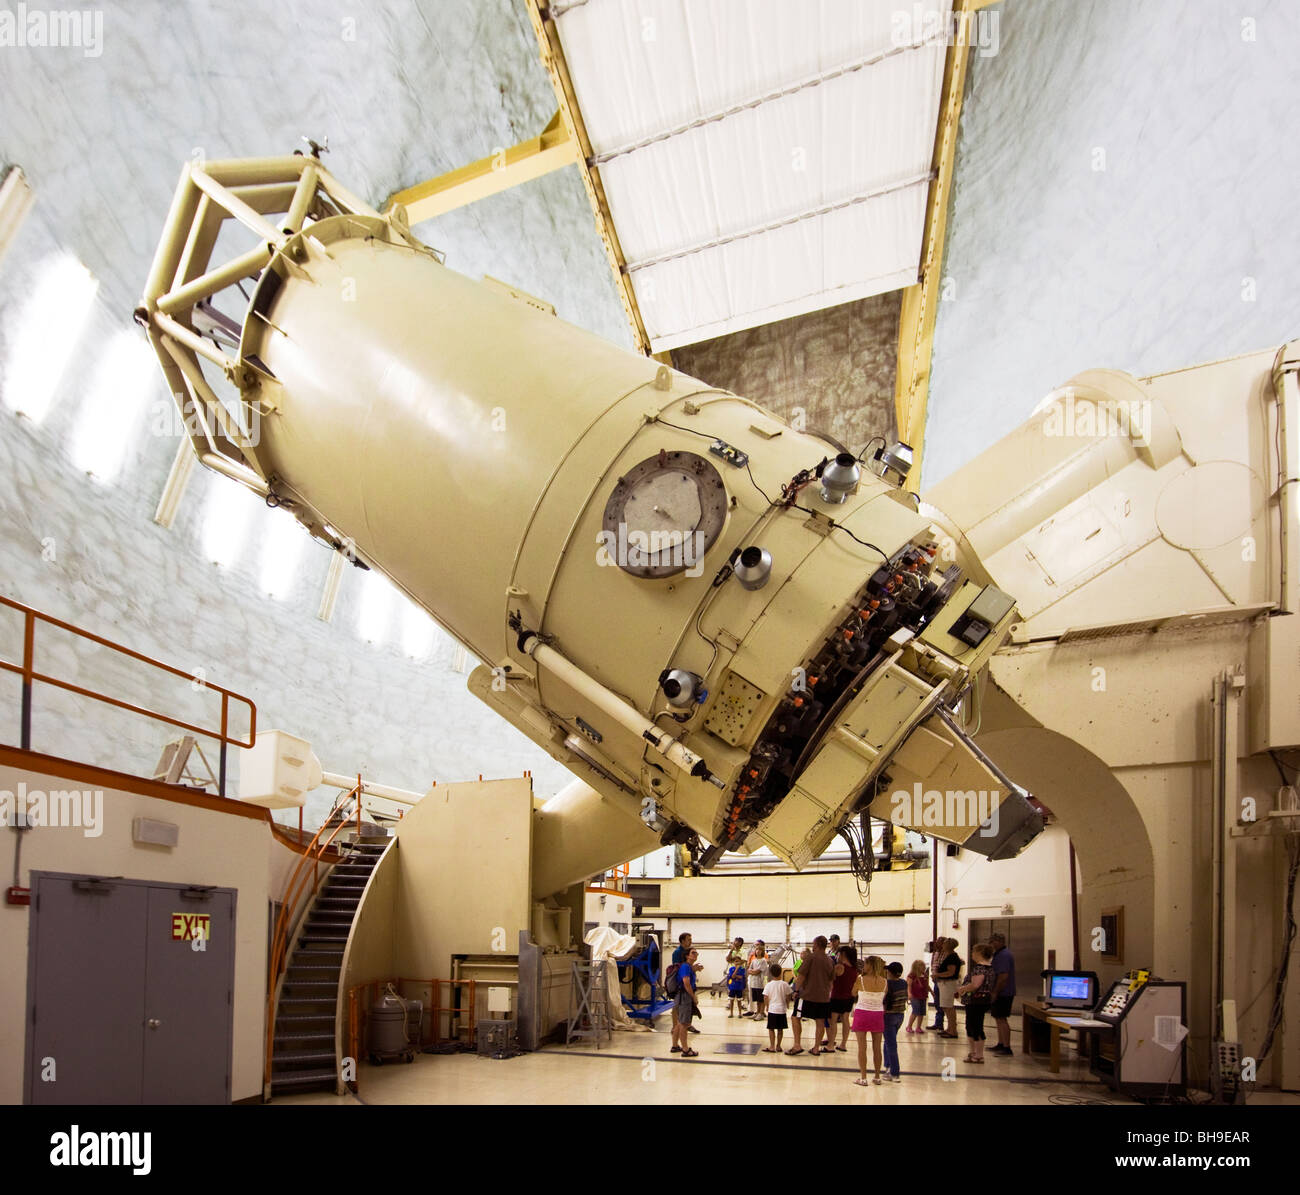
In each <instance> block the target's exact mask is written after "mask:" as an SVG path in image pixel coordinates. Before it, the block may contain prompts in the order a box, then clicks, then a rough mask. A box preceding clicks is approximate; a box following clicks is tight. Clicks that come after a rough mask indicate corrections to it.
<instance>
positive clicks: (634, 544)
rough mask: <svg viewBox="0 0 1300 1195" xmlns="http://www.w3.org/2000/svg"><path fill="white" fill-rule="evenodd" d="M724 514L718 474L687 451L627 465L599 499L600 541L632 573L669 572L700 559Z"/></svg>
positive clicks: (660, 574) (652, 574)
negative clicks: (602, 518) (602, 500)
mask: <svg viewBox="0 0 1300 1195" xmlns="http://www.w3.org/2000/svg"><path fill="white" fill-rule="evenodd" d="M726 517H727V488H726V486H724V485H723V483H722V477H721V475H720V474H719V473H718V471H717V469H715V468H714V467H713V465H712V464H710V463H709V462H708V461H707V460H705V459H704V457H702V456H697V455H696V454H695V453H693V452H667V451H664V452H660V453H659V454H658V455H657V456H652V457H648V458H647V459H645V460H643V461H642V462H641V463H640V464H639V465H635V466H633V468H631V469H629V470H628V471H627V472H626V473H625V474H623V476H622V477H621V478H619V482H618V485H616V486H615V487H614V492H613V493H612V494H610V496H609V501H608V502H607V503H606V504H605V522H604V531H605V546H606V550H607V551H608V552H609V554H610V555H611V556H612V557H613V559H614V560H615V561H616V562H617V564H618V566H619V568H621V569H622V570H623V571H624V572H625V573H631V574H632V576H634V577H671V576H673V575H674V574H676V573H681V572H685V571H686V570H687V569H689V568H691V567H693V566H694V565H696V564H698V563H699V562H700V561H702V560H703V559H704V555H705V553H706V552H708V550H709V548H711V547H712V546H713V542H714V540H716V539H717V538H718V535H719V533H720V532H721V531H722V524H723V523H724V522H725V521H726Z"/></svg>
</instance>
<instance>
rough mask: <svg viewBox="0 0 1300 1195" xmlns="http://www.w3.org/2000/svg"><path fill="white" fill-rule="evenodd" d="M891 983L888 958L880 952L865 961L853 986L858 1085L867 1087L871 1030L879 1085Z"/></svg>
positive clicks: (876, 1080)
mask: <svg viewBox="0 0 1300 1195" xmlns="http://www.w3.org/2000/svg"><path fill="white" fill-rule="evenodd" d="M888 986H889V985H888V983H887V981H886V977H885V960H884V959H882V958H881V957H880V956H879V955H875V954H873V955H871V956H870V957H869V958H868V959H866V960H865V961H864V962H863V964H862V974H861V975H859V976H858V978H857V982H856V983H854V985H853V997H854V1000H855V1004H854V1007H853V1033H854V1035H855V1036H856V1037H857V1039H858V1078H857V1079H855V1080H854V1082H856V1083H857V1085H858V1086H859V1087H866V1086H867V1034H868V1033H870V1034H871V1050H872V1054H873V1055H874V1058H875V1065H876V1077H875V1079H873V1080H872V1082H873V1083H875V1084H876V1085H877V1086H879V1085H880V1061H881V1046H882V1039H883V1037H884V1035H885V992H886V990H887V988H888Z"/></svg>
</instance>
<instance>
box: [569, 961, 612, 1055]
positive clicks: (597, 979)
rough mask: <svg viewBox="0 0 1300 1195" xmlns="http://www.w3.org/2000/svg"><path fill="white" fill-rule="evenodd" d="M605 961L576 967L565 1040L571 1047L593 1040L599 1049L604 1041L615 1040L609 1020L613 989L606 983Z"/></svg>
mask: <svg viewBox="0 0 1300 1195" xmlns="http://www.w3.org/2000/svg"><path fill="white" fill-rule="evenodd" d="M607 974H608V972H607V971H606V966H605V961H604V960H603V959H602V960H601V961H600V962H598V963H579V962H575V963H574V964H573V982H572V985H571V987H570V989H569V1026H568V1031H567V1033H566V1035H565V1038H564V1044H565V1045H566V1046H567V1045H569V1044H570V1043H572V1042H575V1041H583V1040H586V1039H587V1038H592V1039H594V1040H595V1042H596V1049H598V1050H599V1049H600V1043H601V1040H602V1039H603V1040H605V1041H607V1042H612V1041H613V1040H614V1031H613V1027H612V1026H611V1024H610V1020H609V989H608V987H607V985H606V983H605V977H606V975H607Z"/></svg>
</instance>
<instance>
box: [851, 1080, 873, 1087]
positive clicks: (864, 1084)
mask: <svg viewBox="0 0 1300 1195" xmlns="http://www.w3.org/2000/svg"><path fill="white" fill-rule="evenodd" d="M853 1081H854V1082H855V1083H856V1084H857V1085H858V1086H859V1087H870V1086H871V1081H870V1080H869V1079H854V1080H853Z"/></svg>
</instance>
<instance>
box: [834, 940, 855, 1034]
mask: <svg viewBox="0 0 1300 1195" xmlns="http://www.w3.org/2000/svg"><path fill="white" fill-rule="evenodd" d="M834 957H835V978H834V979H833V980H832V981H831V1031H830V1033H829V1035H828V1041H827V1049H831V1050H843V1051H845V1052H847V1051H848V1048H849V1019H850V1016H851V1014H852V1012H853V984H854V983H855V982H856V980H857V978H858V952H857V950H856V949H854V947H853V946H852V945H845V946H841V947H840V948H839V950H838V952H837V953H836V954H835V956H834ZM837 1027H838V1028H839V1039H840V1044H839V1045H838V1046H837V1045H836V1044H835V1037H836V1032H835V1031H836V1028H837Z"/></svg>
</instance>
